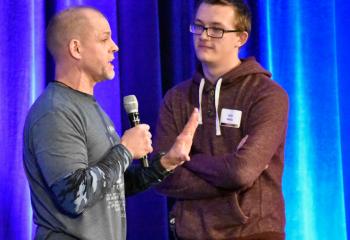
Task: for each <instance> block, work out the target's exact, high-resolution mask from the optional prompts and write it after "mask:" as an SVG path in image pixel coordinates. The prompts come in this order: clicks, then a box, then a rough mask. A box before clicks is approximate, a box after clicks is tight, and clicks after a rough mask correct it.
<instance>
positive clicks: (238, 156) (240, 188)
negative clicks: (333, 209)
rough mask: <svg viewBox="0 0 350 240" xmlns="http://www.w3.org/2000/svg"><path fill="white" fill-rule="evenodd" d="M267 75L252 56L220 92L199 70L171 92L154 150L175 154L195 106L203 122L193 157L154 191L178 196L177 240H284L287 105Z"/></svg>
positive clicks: (283, 94)
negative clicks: (181, 134)
mask: <svg viewBox="0 0 350 240" xmlns="http://www.w3.org/2000/svg"><path fill="white" fill-rule="evenodd" d="M270 77H271V74H270V73H269V72H267V71H266V70H265V69H263V68H262V67H261V66H260V65H259V64H258V63H257V62H256V61H255V59H254V58H248V59H246V60H243V61H242V63H241V64H240V65H239V66H238V67H236V68H234V69H232V70H231V71H229V72H227V73H226V74H224V75H223V76H222V77H221V79H222V80H221V88H220V90H219V91H218V90H217V89H216V87H217V86H216V85H217V84H216V85H213V84H211V83H210V82H209V81H207V80H205V79H204V76H203V73H202V71H201V70H199V71H197V72H196V73H195V75H194V76H193V78H192V79H190V80H188V81H185V82H182V83H180V84H179V85H177V86H175V87H174V88H173V89H171V90H169V91H168V92H167V94H166V96H165V98H164V102H163V105H162V107H161V109H160V114H159V119H158V125H157V134H156V138H155V145H154V148H155V151H167V150H169V149H170V147H171V146H172V143H173V142H174V140H175V138H176V136H177V135H179V133H180V132H181V130H182V129H183V127H184V126H185V124H186V122H187V120H188V119H189V117H190V115H191V113H192V111H193V108H194V107H198V108H200V112H201V117H202V124H201V125H199V127H198V129H197V131H196V133H195V136H194V141H193V146H192V149H191V155H190V156H191V160H190V161H189V162H186V163H185V164H183V165H182V166H180V167H178V168H177V169H176V170H175V171H174V173H173V174H172V175H171V176H169V177H168V178H167V179H165V180H164V181H163V182H162V183H160V185H158V187H157V190H158V191H159V192H160V193H162V194H165V195H166V196H169V197H172V198H175V199H176V203H175V206H174V208H173V210H172V213H171V214H172V215H173V216H174V217H175V226H176V233H177V235H178V236H179V237H180V239H201V240H203V239H274V240H278V239H284V238H285V237H284V236H285V234H284V227H285V208H284V200H283V195H282V186H281V185H282V173H283V165H284V145H285V138H286V129H287V121H288V105H289V103H288V95H287V93H286V92H285V91H284V90H283V89H282V88H281V87H280V86H279V85H278V84H277V83H276V82H274V81H273V80H271V79H270ZM201 81H205V84H204V87H203V89H202V91H200V90H199V89H200V88H199V85H200V82H201ZM215 98H216V100H215ZM215 102H216V103H217V108H216V107H215ZM222 109H226V111H228V112H229V114H228V115H227V113H226V114H225V116H226V119H228V121H229V124H226V126H224V124H223V123H222V122H221V121H220V126H218V125H217V124H216V120H217V118H219V119H220V118H221V117H222V115H223V113H222ZM239 112H240V113H241V116H240V117H239V114H238V113H239ZM230 118H231V119H230ZM232 119H235V120H234V122H235V123H236V124H232V125H231V124H230V121H232ZM237 119H238V120H237ZM220 120H222V119H220ZM237 121H238V122H237ZM237 123H238V124H237ZM227 125H228V126H227ZM218 127H220V131H221V135H218V134H217V128H218Z"/></svg>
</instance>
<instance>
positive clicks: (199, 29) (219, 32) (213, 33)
mask: <svg viewBox="0 0 350 240" xmlns="http://www.w3.org/2000/svg"><path fill="white" fill-rule="evenodd" d="M204 31H206V32H207V35H208V36H209V37H212V38H222V37H223V36H224V33H228V32H243V31H242V30H238V29H234V30H225V29H222V28H217V27H204V26H202V25H199V24H195V23H192V24H191V25H190V32H191V33H193V34H196V35H201V34H202V33H203V32H204Z"/></svg>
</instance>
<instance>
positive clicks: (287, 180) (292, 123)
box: [0, 0, 350, 240]
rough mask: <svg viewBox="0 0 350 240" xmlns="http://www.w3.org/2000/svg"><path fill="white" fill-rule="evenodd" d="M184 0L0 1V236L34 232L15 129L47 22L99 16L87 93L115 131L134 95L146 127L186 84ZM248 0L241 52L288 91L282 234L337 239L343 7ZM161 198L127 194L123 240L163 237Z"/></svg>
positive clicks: (31, 88) (33, 83) (341, 209)
mask: <svg viewBox="0 0 350 240" xmlns="http://www.w3.org/2000/svg"><path fill="white" fill-rule="evenodd" d="M196 2H197V1H195V0H172V1H162V0H131V1H130V0H116V1H109V0H101V1H93V0H56V1H39V0H23V1H0V22H1V23H2V24H1V25H0V94H1V97H2V104H1V105H0V133H1V138H0V166H1V167H0V239H19V240H21V239H30V238H31V237H32V234H33V231H34V227H35V226H34V225H33V223H32V219H31V218H32V210H31V207H30V196H29V188H28V185H27V182H26V178H25V174H24V171H23V166H22V129H23V124H24V119H25V116H26V114H27V111H28V110H29V107H30V105H31V104H32V103H33V101H34V100H35V99H36V98H37V97H38V96H39V94H40V93H41V92H42V91H43V89H44V88H45V85H46V84H47V83H48V82H50V81H52V80H53V79H54V72H53V69H54V67H53V63H52V59H51V58H50V57H49V56H48V53H47V50H46V49H45V37H44V34H45V27H46V25H47V23H48V19H49V18H50V17H51V16H52V15H53V14H54V13H56V12H57V11H59V10H61V9H63V8H66V7H68V6H74V5H82V4H84V5H89V6H93V7H95V8H97V9H99V10H100V11H101V12H102V13H103V14H105V16H106V17H107V18H108V20H109V22H110V25H111V29H112V32H113V35H112V36H113V39H114V40H115V41H116V42H117V44H118V46H119V48H120V52H119V53H118V54H117V56H116V59H115V62H114V63H115V66H116V68H115V69H116V77H115V79H114V80H112V81H106V82H104V83H101V84H98V85H97V87H96V92H95V93H96V98H97V99H98V101H99V102H100V104H101V105H102V106H103V108H104V109H105V110H106V111H107V113H108V114H109V116H110V117H111V118H112V120H113V122H114V123H115V125H116V129H117V131H118V133H120V134H122V132H123V130H125V129H127V128H128V127H129V124H128V121H127V118H126V114H125V112H124V109H123V106H122V98H123V96H125V95H129V94H135V95H136V96H137V98H138V101H139V108H140V116H141V121H142V122H145V123H148V124H150V125H151V129H152V131H154V129H155V125H156V119H157V115H158V108H159V106H160V104H161V99H162V96H163V95H164V94H165V92H166V91H167V90H168V89H169V88H171V87H172V86H174V85H175V84H177V83H179V82H181V81H183V80H185V79H188V78H189V77H190V76H191V74H192V73H193V71H194V68H195V65H196V60H195V57H194V51H193V47H192V36H191V34H190V33H189V31H188V26H189V23H190V22H191V21H192V19H193V15H194V8H195V3H196ZM248 2H249V4H250V6H251V10H252V12H253V26H252V33H251V36H250V39H249V41H248V44H247V46H246V47H244V48H243V49H242V52H241V56H242V57H245V56H249V55H255V56H256V57H257V59H258V60H259V61H260V62H261V63H262V65H263V66H264V67H266V68H267V69H268V70H269V71H271V72H272V74H273V79H274V80H275V81H276V82H278V83H279V84H281V85H282V86H283V87H284V88H285V89H286V90H287V92H288V93H289V97H290V119H289V129H288V136H287V148H286V160H285V174H284V178H283V191H284V194H285V200H286V215H287V226H286V232H287V239H289V240H294V239H305V240H311V239H317V240H319V239H337V240H344V239H347V236H348V235H349V233H350V228H349V224H347V221H346V218H347V219H348V220H349V219H350V210H349V209H350V208H349V202H350V196H349V193H350V190H349V189H350V170H349V168H348V166H349V165H350V136H349V133H350V124H349V121H350V104H349V102H350V99H349V93H350V84H349V76H350V61H349V56H348V55H349V53H350V45H349V42H350V34H349V30H348V28H349V26H350V17H349V14H348V12H349V10H350V2H349V1H347V0H332V1H326V0H322V1H317V2H312V1H301V0H286V1H270V0H267V1H261V0H259V1H254V0H248ZM170 205H171V204H169V205H168V204H167V200H166V198H165V197H163V196H160V195H158V194H156V193H155V192H154V191H153V190H149V191H146V192H145V193H142V194H139V195H136V196H134V197H131V198H129V199H128V200H127V216H128V239H129V240H131V239H153V240H154V239H171V238H170V237H169V236H168V229H167V218H168V217H167V214H168V211H169V208H170ZM346 229H348V231H347V230H346ZM347 233H348V234H347Z"/></svg>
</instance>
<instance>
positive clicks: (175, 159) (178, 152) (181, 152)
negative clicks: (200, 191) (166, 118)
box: [160, 108, 198, 171]
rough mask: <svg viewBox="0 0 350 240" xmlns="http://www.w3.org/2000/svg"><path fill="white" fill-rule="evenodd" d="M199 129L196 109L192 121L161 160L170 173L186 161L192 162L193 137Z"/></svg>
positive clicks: (189, 121) (190, 120)
mask: <svg viewBox="0 0 350 240" xmlns="http://www.w3.org/2000/svg"><path fill="white" fill-rule="evenodd" d="M197 127H198V109H197V108H195V109H194V110H193V112H192V114H191V117H190V119H189V120H188V122H187V123H186V125H185V127H184V129H183V130H182V132H181V133H180V135H179V136H177V138H176V140H175V143H174V144H173V146H172V147H171V149H170V150H169V152H168V153H167V154H165V155H164V156H163V157H162V158H161V160H160V161H161V164H162V165H163V167H164V168H165V169H167V170H168V171H170V170H173V169H174V168H176V167H177V166H179V165H181V164H183V163H184V162H185V161H189V160H190V156H189V153H190V150H191V146H192V141H193V136H194V133H195V132H196V129H197Z"/></svg>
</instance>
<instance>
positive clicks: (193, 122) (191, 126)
mask: <svg viewBox="0 0 350 240" xmlns="http://www.w3.org/2000/svg"><path fill="white" fill-rule="evenodd" d="M198 115H199V113H198V109H197V108H195V109H194V110H193V112H192V114H191V117H190V119H189V120H188V122H187V123H186V125H185V127H184V129H183V130H182V132H181V134H184V135H191V136H193V135H194V133H195V132H196V129H197V127H198Z"/></svg>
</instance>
